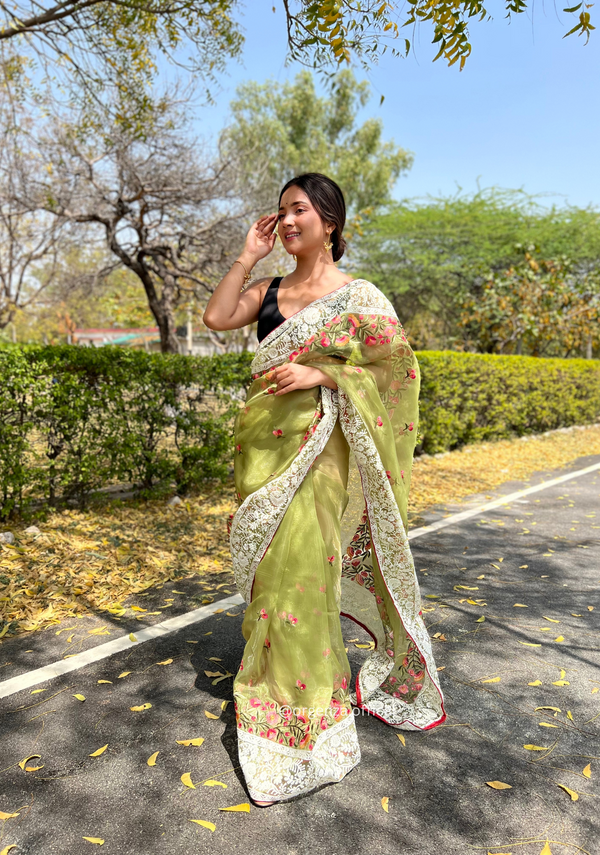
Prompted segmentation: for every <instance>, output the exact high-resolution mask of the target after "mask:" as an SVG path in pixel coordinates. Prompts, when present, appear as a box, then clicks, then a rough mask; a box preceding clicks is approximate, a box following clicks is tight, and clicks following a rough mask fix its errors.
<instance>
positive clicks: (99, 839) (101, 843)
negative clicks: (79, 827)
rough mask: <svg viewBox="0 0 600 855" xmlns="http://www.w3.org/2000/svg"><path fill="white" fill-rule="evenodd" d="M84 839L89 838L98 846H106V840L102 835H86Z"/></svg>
mask: <svg viewBox="0 0 600 855" xmlns="http://www.w3.org/2000/svg"><path fill="white" fill-rule="evenodd" d="M83 839H84V840H88V841H89V842H90V843H97V844H98V846H104V840H102V838H101V837H84V838H83Z"/></svg>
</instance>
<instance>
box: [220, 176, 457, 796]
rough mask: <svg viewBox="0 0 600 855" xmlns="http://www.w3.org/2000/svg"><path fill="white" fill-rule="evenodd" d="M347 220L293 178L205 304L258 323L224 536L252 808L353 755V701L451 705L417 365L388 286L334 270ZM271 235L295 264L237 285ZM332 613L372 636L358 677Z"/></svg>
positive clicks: (311, 184) (382, 713) (398, 718)
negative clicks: (426, 528)
mask: <svg viewBox="0 0 600 855" xmlns="http://www.w3.org/2000/svg"><path fill="white" fill-rule="evenodd" d="M345 216H346V211H345V204H344V198H343V195H342V192H341V190H340V188H339V187H338V185H337V184H336V183H335V182H333V181H332V180H331V179H329V178H327V177H326V176H324V175H321V174H319V173H307V174H304V175H300V176H298V177H296V178H294V179H292V180H291V181H289V182H288V183H287V184H286V185H285V187H284V188H283V190H282V191H281V195H280V198H279V211H278V213H276V214H269V215H268V216H265V217H261V218H260V219H259V220H258V221H257V222H256V223H254V225H253V226H252V228H251V229H250V231H249V232H248V236H247V238H246V245H245V248H244V250H243V252H242V254H241V255H240V256H239V258H238V259H237V260H236V261H235V262H234V263H233V265H232V267H231V270H230V271H229V273H227V275H226V276H225V277H224V278H223V279H222V281H221V282H220V283H219V285H218V286H217V288H216V290H215V292H214V294H213V295H212V297H211V298H210V301H209V303H208V305H207V308H206V312H205V314H204V323H205V324H206V325H207V326H209V327H211V328H212V329H216V330H227V329H237V328H238V327H242V326H244V325H245V324H249V323H252V322H253V321H258V338H259V347H258V349H257V351H256V355H255V357H254V361H253V363H252V378H253V382H252V385H251V386H250V388H249V390H248V396H247V399H246V404H245V406H244V407H243V409H241V410H240V413H239V415H238V416H237V419H236V424H235V444H236V450H235V484H236V493H237V499H238V502H239V507H238V510H237V512H236V513H235V515H232V519H231V521H230V545H231V554H232V559H233V565H234V571H235V576H236V582H237V585H238V588H239V590H240V592H241V594H242V595H243V596H244V598H245V600H246V602H247V603H248V607H247V609H246V614H245V617H244V623H243V627H242V632H243V635H244V638H245V640H246V647H245V650H244V655H243V659H242V662H241V664H240V669H239V671H238V673H237V675H236V678H235V681H234V687H233V691H234V699H235V709H236V718H237V723H238V737H239V742H238V745H239V756H240V764H241V768H242V770H243V772H244V775H245V778H246V783H247V785H248V790H249V793H250V796H251V798H252V799H253V800H254V802H255V803H256V804H258V805H261V806H265V805H268V804H273V802H276V801H281V800H283V799H288V798H291V797H293V796H296V795H299V794H301V793H305V792H308V791H309V790H311V789H313V788H314V787H317V786H320V785H321V784H324V783H329V782H333V781H340V780H341V779H342V778H343V777H344V775H346V774H347V773H348V772H349V771H350V770H351V769H352V768H353V767H354V766H355V765H356V764H357V763H358V762H359V761H360V748H359V745H358V740H357V736H356V728H355V720H354V715H353V711H352V705H354V706H355V707H356V708H357V709H361V710H365V711H367V712H369V713H372V714H373V715H376V716H377V717H378V718H381V719H382V720H383V721H385V722H387V723H388V724H390V725H392V726H393V727H398V728H401V729H403V730H426V729H428V728H432V727H435V726H436V725H438V724H441V722H442V721H444V719H445V717H446V714H445V712H444V707H443V697H442V692H441V689H440V686H439V681H438V677H437V672H436V668H435V662H434V659H433V656H432V652H431V644H430V640H429V635H428V633H427V629H426V627H425V624H424V623H423V618H422V614H421V605H420V594H419V587H418V582H417V579H416V575H415V570H414V564H413V560H412V555H411V552H410V548H409V545H408V541H407V537H406V528H407V513H406V508H407V496H408V489H409V483H410V472H411V464H412V456H413V449H414V445H415V439H416V434H417V420H418V393H419V377H420V375H419V367H418V364H417V361H416V358H415V356H414V354H413V352H412V350H411V348H410V346H409V344H408V342H407V340H406V336H405V334H404V331H403V329H402V327H401V325H400V323H399V321H398V318H397V317H396V314H395V312H394V309H393V307H392V305H391V303H390V302H389V301H388V299H387V298H386V297H385V296H384V295H383V294H382V293H381V291H379V290H378V289H377V288H376V287H375V286H374V285H373V284H371V283H370V282H367V281H366V280H364V279H352V278H351V277H349V276H346V275H345V274H343V273H342V272H341V271H339V270H338V269H337V268H336V267H335V262H336V261H338V260H339V259H340V258H341V257H342V255H343V253H344V248H345V241H344V238H343V236H342V230H343V227H344V223H345ZM277 234H279V236H280V238H281V240H282V242H283V245H284V246H285V248H286V250H287V252H288V253H289V254H290V255H293V256H294V257H295V260H296V269H295V270H294V272H293V273H291V274H289V275H288V276H285V277H283V278H280V277H277V278H276V279H271V278H270V277H268V278H265V279H259V280H258V281H256V282H253V283H252V284H251V285H249V286H248V287H247V288H246V289H244V288H243V287H242V283H244V284H245V283H246V282H247V281H248V280H249V279H250V271H251V269H252V267H253V266H254V265H255V264H256V262H257V261H258V260H259V259H261V258H264V257H265V256H267V255H268V254H269V253H270V252H271V250H272V249H273V246H274V244H275V240H276V237H277ZM240 291H241V292H242V293H241V296H240ZM356 470H357V471H358V474H359V475H360V480H359V479H358V478H356V482H357V484H358V485H359V486H358V490H355V493H358V495H359V498H360V502H359V503H358V505H357V507H358V514H356V507H355V505H356V503H355V502H353V501H350V498H351V496H350V494H351V492H352V474H353V473H354V472H355V471H356ZM349 478H350V482H349ZM349 483H350V486H349ZM340 613H341V614H344V615H346V616H347V617H350V618H351V619H352V620H354V621H356V622H357V623H358V624H360V625H361V626H362V627H364V629H366V630H367V631H368V632H369V633H370V635H371V636H372V638H373V642H374V649H373V651H372V652H371V653H370V655H369V657H368V658H367V660H366V662H365V663H364V664H363V665H362V667H361V669H360V672H359V674H358V676H357V677H356V680H355V682H354V686H351V685H350V678H351V673H350V666H349V664H348V659H347V656H346V650H345V647H344V641H343V638H342V632H341V626H340Z"/></svg>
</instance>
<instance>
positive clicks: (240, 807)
mask: <svg viewBox="0 0 600 855" xmlns="http://www.w3.org/2000/svg"><path fill="white" fill-rule="evenodd" d="M219 810H231V811H239V812H243V813H250V805H249V804H248V802H244V803H243V804H241V805H233V806H232V807H226V808H219Z"/></svg>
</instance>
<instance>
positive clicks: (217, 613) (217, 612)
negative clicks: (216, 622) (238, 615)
mask: <svg viewBox="0 0 600 855" xmlns="http://www.w3.org/2000/svg"><path fill="white" fill-rule="evenodd" d="M224 611H225V609H215V610H214V612H213V614H214V615H220V614H222V613H223V612H224Z"/></svg>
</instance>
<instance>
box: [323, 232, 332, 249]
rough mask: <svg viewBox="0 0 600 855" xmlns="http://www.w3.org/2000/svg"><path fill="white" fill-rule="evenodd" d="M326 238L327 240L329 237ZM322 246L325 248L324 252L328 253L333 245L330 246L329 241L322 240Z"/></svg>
mask: <svg viewBox="0 0 600 855" xmlns="http://www.w3.org/2000/svg"><path fill="white" fill-rule="evenodd" d="M327 237H328V238H329V235H327ZM323 246H324V247H325V252H329V250H330V249H331V247H332V246H333V244H332V243H331V241H329V240H324V241H323Z"/></svg>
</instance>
